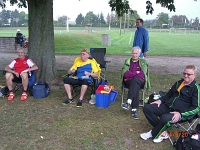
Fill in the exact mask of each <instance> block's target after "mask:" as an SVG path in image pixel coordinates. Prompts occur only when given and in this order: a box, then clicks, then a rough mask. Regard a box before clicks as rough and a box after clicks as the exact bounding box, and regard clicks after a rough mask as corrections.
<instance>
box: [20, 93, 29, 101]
mask: <svg viewBox="0 0 200 150" xmlns="http://www.w3.org/2000/svg"><path fill="white" fill-rule="evenodd" d="M27 98H28V93H27V92H23V93H22V96H21V98H20V100H21V101H25V100H26V99H27Z"/></svg>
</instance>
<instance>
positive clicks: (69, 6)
mask: <svg viewBox="0 0 200 150" xmlns="http://www.w3.org/2000/svg"><path fill="white" fill-rule="evenodd" d="M151 1H152V3H153V7H154V12H153V15H151V14H149V15H146V0H129V3H130V5H131V8H132V9H133V10H137V12H138V14H139V15H140V17H141V18H142V19H144V20H146V19H155V18H156V16H157V15H158V14H159V13H160V12H164V13H168V14H169V17H171V16H172V15H186V17H187V18H188V19H195V18H196V17H198V18H200V0H197V2H195V1H194V0H174V1H175V6H176V12H170V11H169V10H168V9H167V8H162V7H161V6H160V4H155V1H156V0H151ZM7 6H8V7H7V9H9V10H13V9H16V8H17V7H16V6H15V7H9V4H8V5H7ZM17 9H18V10H19V11H25V12H26V13H28V12H27V10H25V9H20V8H17ZM89 11H93V13H94V14H96V15H97V14H98V13H99V14H100V13H101V12H102V13H103V14H104V17H105V18H106V16H107V14H108V13H110V11H111V9H110V7H109V5H108V0H80V1H79V0H53V12H54V19H55V20H57V19H58V17H60V16H63V15H66V16H68V17H69V18H71V19H70V20H71V21H73V20H75V19H76V17H77V16H78V15H79V14H80V13H82V15H83V16H85V15H86V13H88V12H89Z"/></svg>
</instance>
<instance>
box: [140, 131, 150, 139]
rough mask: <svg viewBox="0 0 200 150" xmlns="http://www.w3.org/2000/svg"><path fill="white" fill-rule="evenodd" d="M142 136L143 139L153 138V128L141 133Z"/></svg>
mask: <svg viewBox="0 0 200 150" xmlns="http://www.w3.org/2000/svg"><path fill="white" fill-rule="evenodd" d="M140 137H141V138H142V139H143V140H148V139H150V138H152V134H151V130H150V131H149V132H146V133H142V134H140Z"/></svg>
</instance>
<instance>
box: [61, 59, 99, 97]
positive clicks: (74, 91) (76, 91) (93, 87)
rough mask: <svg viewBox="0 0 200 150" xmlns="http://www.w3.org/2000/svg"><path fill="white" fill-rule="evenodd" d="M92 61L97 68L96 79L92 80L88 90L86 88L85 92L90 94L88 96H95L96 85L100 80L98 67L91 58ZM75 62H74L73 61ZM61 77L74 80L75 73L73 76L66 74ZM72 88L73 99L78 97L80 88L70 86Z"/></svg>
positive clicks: (78, 86)
mask: <svg viewBox="0 0 200 150" xmlns="http://www.w3.org/2000/svg"><path fill="white" fill-rule="evenodd" d="M91 59H92V60H93V61H95V63H96V65H97V68H98V70H99V71H98V78H93V82H92V83H91V84H89V85H88V88H87V91H89V92H90V95H95V92H96V89H97V87H98V84H99V80H100V74H101V69H100V67H99V66H98V64H97V62H96V60H95V59H94V58H91ZM75 61H76V60H75ZM62 77H64V78H65V77H68V78H75V79H77V77H76V73H74V74H73V75H69V74H66V75H64V76H62ZM71 86H72V95H73V99H74V98H76V97H77V96H78V95H80V89H81V86H80V85H71Z"/></svg>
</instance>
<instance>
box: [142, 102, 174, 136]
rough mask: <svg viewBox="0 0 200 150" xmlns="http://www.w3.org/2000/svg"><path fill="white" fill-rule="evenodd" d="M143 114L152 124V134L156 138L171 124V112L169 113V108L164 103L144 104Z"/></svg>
mask: <svg viewBox="0 0 200 150" xmlns="http://www.w3.org/2000/svg"><path fill="white" fill-rule="evenodd" d="M143 112H144V115H145V116H146V118H147V120H148V121H149V123H150V124H151V125H152V126H153V129H152V132H151V134H152V136H153V138H157V137H158V136H159V135H160V134H161V133H162V132H163V131H165V130H166V129H167V128H168V127H170V126H171V124H172V117H173V114H170V109H169V107H168V106H167V105H166V104H161V105H160V107H158V105H157V104H146V105H144V107H143Z"/></svg>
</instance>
